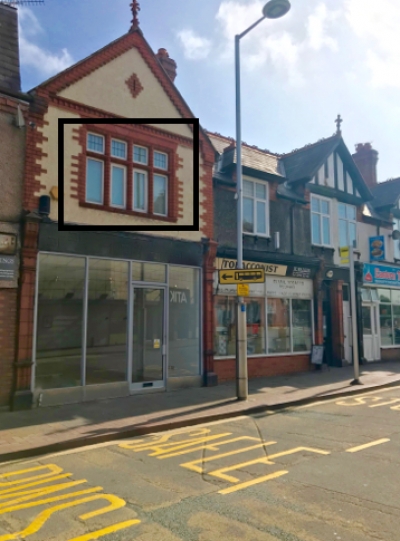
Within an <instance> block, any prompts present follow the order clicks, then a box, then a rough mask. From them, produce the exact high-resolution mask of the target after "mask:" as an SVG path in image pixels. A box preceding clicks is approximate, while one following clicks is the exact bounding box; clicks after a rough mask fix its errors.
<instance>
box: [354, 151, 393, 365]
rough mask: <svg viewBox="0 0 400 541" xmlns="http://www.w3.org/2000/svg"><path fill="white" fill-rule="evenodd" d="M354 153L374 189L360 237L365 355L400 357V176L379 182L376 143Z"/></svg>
mask: <svg viewBox="0 0 400 541" xmlns="http://www.w3.org/2000/svg"><path fill="white" fill-rule="evenodd" d="M353 158H354V160H355V162H356V163H357V165H358V167H359V169H360V171H361V172H362V174H363V177H364V179H365V181H366V182H367V184H368V186H369V187H370V189H371V192H372V195H373V199H372V200H371V201H369V202H368V204H366V206H365V208H364V211H363V222H364V223H363V225H362V229H361V233H362V234H361V237H360V252H361V256H360V261H361V262H362V266H363V270H362V274H360V276H359V278H360V283H359V289H360V294H361V303H362V308H361V309H362V317H361V318H360V320H359V324H360V328H361V334H362V346H363V356H364V359H365V360H366V361H376V360H381V359H382V360H400V240H399V238H400V178H393V179H390V180H387V181H385V182H379V183H378V182H377V177H378V175H377V162H378V152H377V151H376V150H374V149H373V148H372V146H371V144H370V143H365V144H359V145H356V152H355V154H353Z"/></svg>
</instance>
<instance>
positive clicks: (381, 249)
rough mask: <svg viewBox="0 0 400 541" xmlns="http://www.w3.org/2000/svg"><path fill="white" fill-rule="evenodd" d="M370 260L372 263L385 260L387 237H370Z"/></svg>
mask: <svg viewBox="0 0 400 541" xmlns="http://www.w3.org/2000/svg"><path fill="white" fill-rule="evenodd" d="M369 259H370V261H371V262H372V261H384V260H385V237H384V236H383V235H380V236H378V237H369Z"/></svg>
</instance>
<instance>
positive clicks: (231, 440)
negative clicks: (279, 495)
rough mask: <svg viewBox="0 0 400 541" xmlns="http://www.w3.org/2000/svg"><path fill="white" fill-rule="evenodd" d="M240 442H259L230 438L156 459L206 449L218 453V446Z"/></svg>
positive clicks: (255, 439) (243, 438)
mask: <svg viewBox="0 0 400 541" xmlns="http://www.w3.org/2000/svg"><path fill="white" fill-rule="evenodd" d="M229 435H230V434H229ZM242 440H250V441H260V439H259V438H254V437H253V436H238V437H237V438H231V439H230V440H225V441H224V440H222V441H217V442H216V443H215V444H213V445H200V446H199V447H194V448H192V449H185V450H183V451H177V452H176V453H170V454H168V455H164V456H159V457H157V458H158V459H159V460H162V459H163V458H170V457H173V456H178V455H184V454H186V453H191V452H192V451H201V450H203V449H208V450H209V451H219V446H221V445H225V444H226V443H234V442H236V441H242ZM149 456H153V455H149Z"/></svg>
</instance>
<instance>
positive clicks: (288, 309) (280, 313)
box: [214, 258, 314, 381]
mask: <svg viewBox="0 0 400 541" xmlns="http://www.w3.org/2000/svg"><path fill="white" fill-rule="evenodd" d="M235 266H236V260H227V259H222V258H219V259H218V258H217V267H218V269H224V268H235ZM244 268H247V269H251V268H264V269H265V273H266V279H265V283H262V284H251V285H250V288H249V289H250V291H249V296H248V297H246V298H245V303H246V312H247V355H248V375H249V377H259V376H267V375H279V374H285V373H289V372H296V371H302V370H307V369H308V367H309V362H310V353H311V348H312V344H313V343H314V324H313V321H314V317H313V302H312V301H313V280H312V279H311V276H312V273H313V270H312V269H310V268H305V267H298V266H289V265H281V264H276V263H268V262H266V263H258V262H249V261H245V262H244ZM295 276H298V277H295ZM304 276H306V277H304ZM307 277H308V278H307ZM236 300H237V292H236V286H235V285H225V284H224V285H222V284H219V283H218V272H217V271H216V273H215V276H214V310H215V333H214V352H215V356H214V370H215V372H216V373H217V374H218V380H219V381H221V380H222V381H224V380H229V379H233V378H234V377H235V352H236V324H235V321H236V320H235V318H236Z"/></svg>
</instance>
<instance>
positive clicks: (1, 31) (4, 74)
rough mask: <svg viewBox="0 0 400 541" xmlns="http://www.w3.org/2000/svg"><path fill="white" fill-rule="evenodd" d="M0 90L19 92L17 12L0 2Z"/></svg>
mask: <svg viewBox="0 0 400 541" xmlns="http://www.w3.org/2000/svg"><path fill="white" fill-rule="evenodd" d="M0 88H2V89H4V90H5V91H7V90H9V91H11V92H20V91H21V76H20V71H19V45H18V11H17V9H16V8H14V7H11V6H8V5H6V4H2V3H1V2H0Z"/></svg>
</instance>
